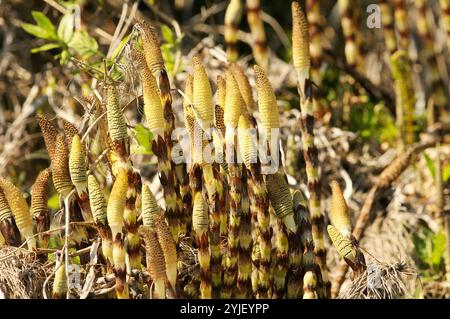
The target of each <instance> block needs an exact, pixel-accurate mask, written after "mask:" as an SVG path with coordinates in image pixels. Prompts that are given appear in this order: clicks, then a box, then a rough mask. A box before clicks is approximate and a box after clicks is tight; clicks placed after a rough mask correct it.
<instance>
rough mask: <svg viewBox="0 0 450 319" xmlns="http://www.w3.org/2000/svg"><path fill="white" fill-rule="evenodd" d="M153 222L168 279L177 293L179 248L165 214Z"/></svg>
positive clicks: (157, 215)
mask: <svg viewBox="0 0 450 319" xmlns="http://www.w3.org/2000/svg"><path fill="white" fill-rule="evenodd" d="M153 221H154V224H155V230H156V235H157V236H158V241H159V244H160V246H161V249H162V252H163V255H164V262H165V268H166V274H167V279H168V281H169V283H170V285H171V286H172V289H173V290H174V291H176V283H177V264H178V257H177V246H176V243H175V240H174V239H173V237H172V235H171V232H170V229H169V226H168V225H167V223H166V219H165V218H164V214H163V213H158V214H155V215H153Z"/></svg>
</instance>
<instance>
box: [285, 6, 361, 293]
mask: <svg viewBox="0 0 450 319" xmlns="http://www.w3.org/2000/svg"><path fill="white" fill-rule="evenodd" d="M295 3H296V2H293V4H292V19H293V27H292V42H293V43H295V42H302V41H306V40H307V39H308V38H307V36H306V34H307V33H308V28H307V25H305V24H304V23H302V19H301V18H299V17H301V16H302V15H303V14H302V13H301V12H302V11H301V9H300V6H299V5H294V4H295ZM339 4H340V5H342V4H343V3H342V1H339ZM298 47H299V48H301V47H307V46H306V45H298ZM293 48H294V47H293ZM292 53H293V56H294V61H296V60H297V61H307V60H309V52H308V51H306V50H300V49H298V50H294V51H293V52H292ZM296 56H297V57H296ZM355 63H356V60H355ZM294 66H295V68H296V71H297V75H298V76H297V90H298V92H299V95H300V114H301V115H300V130H301V134H302V151H303V157H304V159H305V162H306V175H307V178H308V191H309V211H310V214H311V222H312V236H313V239H314V246H315V254H316V256H317V259H318V264H319V266H320V269H321V272H322V280H323V283H324V285H325V287H324V289H325V290H324V291H323V292H322V293H321V295H323V296H324V297H329V295H330V287H331V285H330V281H329V279H328V269H327V265H326V249H325V245H324V240H323V232H324V229H323V225H324V216H323V215H322V211H321V208H320V179H319V167H318V151H317V147H316V146H315V144H314V116H313V103H312V100H313V97H312V83H311V81H310V80H309V70H308V68H307V66H308V63H306V62H305V63H302V64H299V63H297V64H296V65H294ZM305 275H306V273H305ZM319 292H321V291H319Z"/></svg>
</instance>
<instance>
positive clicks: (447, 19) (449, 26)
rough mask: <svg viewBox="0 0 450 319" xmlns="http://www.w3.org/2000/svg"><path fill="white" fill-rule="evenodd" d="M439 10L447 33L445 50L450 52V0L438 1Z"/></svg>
mask: <svg viewBox="0 0 450 319" xmlns="http://www.w3.org/2000/svg"><path fill="white" fill-rule="evenodd" d="M440 4H441V10H442V13H443V15H444V26H445V31H446V32H447V50H448V52H450V0H440Z"/></svg>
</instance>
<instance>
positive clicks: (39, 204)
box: [31, 168, 52, 248]
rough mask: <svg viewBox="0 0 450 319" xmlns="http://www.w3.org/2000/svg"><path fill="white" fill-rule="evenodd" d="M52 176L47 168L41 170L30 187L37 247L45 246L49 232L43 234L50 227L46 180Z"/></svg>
mask: <svg viewBox="0 0 450 319" xmlns="http://www.w3.org/2000/svg"><path fill="white" fill-rule="evenodd" d="M51 176H52V172H51V170H50V169H49V168H46V169H44V170H43V171H41V172H40V173H39V174H38V176H37V177H36V181H35V182H34V184H33V186H32V187H31V216H33V219H34V221H35V222H36V231H37V233H38V246H39V248H46V247H47V245H48V240H49V238H50V235H49V234H43V233H44V232H46V231H47V230H49V229H50V215H49V212H48V181H49V179H50V178H51Z"/></svg>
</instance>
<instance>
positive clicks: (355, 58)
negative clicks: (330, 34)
mask: <svg viewBox="0 0 450 319" xmlns="http://www.w3.org/2000/svg"><path fill="white" fill-rule="evenodd" d="M338 7H339V13H340V15H341V26H342V32H343V34H344V42H345V59H346V60H347V63H348V65H349V66H350V67H352V68H356V67H359V66H360V65H361V62H362V58H361V53H360V48H359V43H358V42H359V41H360V39H358V33H357V30H358V26H357V23H356V15H355V9H356V8H357V7H358V2H357V1H354V0H338Z"/></svg>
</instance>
